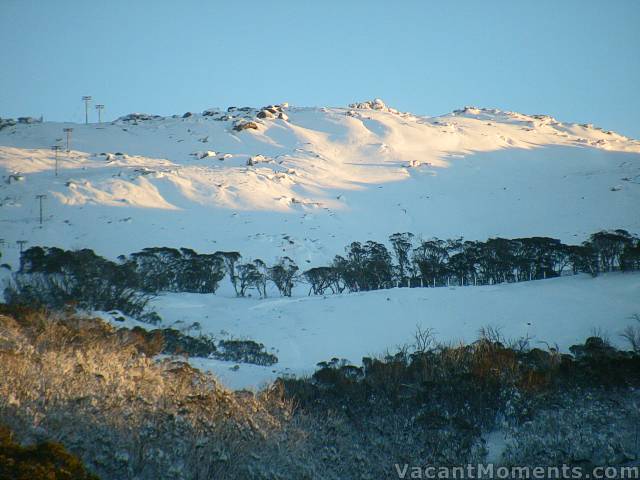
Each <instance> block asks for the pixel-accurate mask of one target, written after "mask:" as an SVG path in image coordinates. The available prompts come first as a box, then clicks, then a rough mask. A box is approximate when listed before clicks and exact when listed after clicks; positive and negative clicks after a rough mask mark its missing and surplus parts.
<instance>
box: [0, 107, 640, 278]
mask: <svg viewBox="0 0 640 480" xmlns="http://www.w3.org/2000/svg"><path fill="white" fill-rule="evenodd" d="M358 107H360V108H296V107H285V108H281V110H282V111H283V112H284V113H285V114H284V115H283V116H282V117H283V118H275V117H274V116H273V115H270V116H268V118H260V119H259V118H256V116H257V113H258V112H259V110H254V109H245V110H237V109H236V110H232V111H230V112H228V113H227V112H222V111H218V110H216V109H212V110H209V111H206V112H203V114H193V115H191V116H189V117H188V118H182V117H181V116H174V117H167V118H153V119H150V120H146V121H143V120H141V121H130V120H129V121H127V120H118V121H115V122H112V123H108V124H101V125H98V124H89V125H77V124H63V123H50V122H45V123H42V124H38V123H35V124H18V125H16V126H10V127H5V128H3V129H2V130H0V175H2V179H3V181H2V182H1V183H0V238H2V239H4V240H5V245H4V247H2V248H3V256H4V258H5V261H6V259H8V260H9V261H11V262H12V263H15V262H16V260H17V257H18V250H17V246H16V243H15V242H16V241H17V240H22V239H25V240H28V241H29V244H31V245H35V244H39V245H57V246H61V247H67V248H83V247H87V248H93V249H94V250H96V252H98V253H100V254H102V255H106V256H109V257H111V258H114V257H115V256H117V255H119V254H123V253H130V252H132V251H134V250H139V249H141V248H144V247H148V246H151V245H158V246H176V247H180V246H186V247H191V248H195V249H197V250H199V251H203V252H207V251H215V250H239V251H241V252H242V253H243V254H244V255H245V257H247V258H250V257H254V258H255V257H260V258H263V259H264V260H266V261H267V262H271V261H273V260H274V259H275V258H276V257H278V256H282V255H289V256H290V257H292V258H294V259H295V260H296V261H297V262H298V263H299V264H302V265H311V264H318V263H321V262H324V261H326V260H327V259H329V258H332V257H333V256H334V255H335V254H336V253H342V251H343V248H344V246H345V245H346V244H348V243H350V242H351V241H354V240H368V239H374V240H378V241H384V240H385V239H386V238H387V237H388V235H389V234H391V233H395V232H398V231H411V232H413V233H416V234H422V235H424V236H425V237H431V236H438V237H441V238H445V237H457V236H461V235H463V236H464V237H465V238H468V239H480V240H484V239H486V238H487V237H490V236H496V235H502V236H514V237H515V236H525V235H549V236H554V237H558V238H560V239H562V240H564V241H567V242H570V243H572V242H579V241H582V240H583V239H584V238H585V236H586V235H588V234H590V233H592V232H594V231H596V230H599V229H603V228H627V229H629V230H631V231H635V232H637V231H639V230H640V215H638V210H637V205H638V204H639V203H640V142H638V141H636V140H631V139H628V138H626V137H623V136H621V135H618V134H616V133H613V132H605V131H602V130H601V129H598V128H596V127H593V126H590V125H584V126H581V125H575V124H566V123H561V122H558V121H556V120H555V119H553V118H551V117H548V116H539V115H534V116H530V115H523V114H519V113H513V112H503V111H499V110H485V109H475V108H466V109H464V110H460V111H456V112H454V113H451V114H448V115H444V116H440V117H429V118H427V117H419V116H415V115H412V114H409V113H401V112H397V111H396V110H393V109H390V108H387V107H386V106H384V104H382V103H373V102H367V103H364V104H358ZM278 108H280V107H278ZM248 120H252V121H254V122H256V125H257V127H258V128H257V129H255V130H254V129H248V130H244V131H235V130H234V129H233V127H234V125H236V124H237V122H239V121H248ZM66 127H72V128H73V129H74V131H73V133H72V151H71V152H70V153H69V154H67V153H66V152H61V154H60V161H59V171H60V173H59V175H58V176H57V177H56V176H54V163H55V162H54V154H53V152H52V151H51V150H50V146H51V145H53V144H55V143H56V141H57V140H58V139H60V140H61V141H60V142H59V143H61V144H64V141H63V140H62V139H63V137H64V134H63V128H66ZM116 153H121V155H116ZM39 194H46V195H47V198H46V199H45V200H44V224H43V225H42V226H40V225H39V224H38V201H37V200H36V198H35V196H36V195H39Z"/></svg>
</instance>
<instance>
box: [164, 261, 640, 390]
mask: <svg viewBox="0 0 640 480" xmlns="http://www.w3.org/2000/svg"><path fill="white" fill-rule="evenodd" d="M154 306H155V308H156V309H157V311H158V312H159V313H160V315H161V316H162V317H163V319H164V320H165V326H172V327H174V328H178V329H188V327H190V326H191V325H193V323H194V322H198V323H199V324H200V325H201V332H202V333H208V334H211V335H213V336H215V337H217V338H219V339H220V338H229V337H234V338H249V339H254V340H257V341H259V342H262V343H264V344H265V346H266V347H267V350H269V351H271V352H273V353H275V354H276V355H277V356H278V358H279V362H278V363H277V364H275V365H273V366H271V367H260V366H255V365H246V364H242V365H240V366H239V369H237V370H234V369H233V367H234V366H235V364H234V363H229V362H222V361H217V360H203V359H192V362H193V363H195V364H196V365H197V366H199V367H202V368H205V369H208V370H211V371H213V372H215V373H216V374H217V376H218V377H219V378H220V379H221V381H222V382H223V383H224V384H226V385H228V386H230V387H232V388H246V387H250V388H258V387H260V386H262V385H263V384H265V383H267V382H269V381H272V380H273V379H275V378H276V377H277V376H278V375H283V374H296V375H301V374H310V373H313V371H314V369H315V366H316V364H317V363H318V362H321V361H327V360H330V359H331V358H333V357H337V358H345V359H347V360H349V361H351V362H354V363H355V364H360V361H361V359H362V357H363V356H376V355H381V354H384V353H385V352H386V351H387V350H391V351H393V350H394V348H395V347H396V346H398V345H404V344H411V343H412V342H413V335H414V333H415V332H416V327H417V326H418V325H419V326H420V327H422V328H423V329H426V328H432V329H433V330H434V333H435V338H436V340H437V341H439V342H442V343H447V342H454V343H457V342H459V341H463V342H467V343H468V342H472V341H474V340H476V339H477V335H478V331H479V329H480V328H481V327H486V326H488V325H491V326H494V327H498V328H500V329H501V330H502V333H503V335H504V336H505V337H506V338H507V339H517V338H521V337H531V346H532V347H538V348H543V349H544V348H547V346H551V347H554V346H556V345H557V346H558V347H559V348H560V350H561V351H563V352H567V351H568V348H569V346H571V345H574V344H576V343H582V342H584V340H585V339H586V338H587V337H589V336H591V335H592V334H593V333H594V332H600V333H603V334H606V335H608V336H609V337H610V340H611V341H612V343H614V344H615V345H618V346H625V347H628V346H627V345H625V344H624V342H623V340H622V339H621V337H620V333H621V332H622V330H623V329H624V328H625V327H626V326H627V325H632V324H634V323H635V322H634V320H633V319H632V318H631V317H632V315H633V314H638V313H640V273H624V274H623V273H612V274H606V275H602V276H600V277H596V278H591V277H590V276H588V275H579V276H575V277H573V276H571V277H562V278H555V279H549V280H538V281H533V282H522V283H515V284H501V285H493V286H480V287H462V288H460V287H457V288H444V287H442V288H412V289H408V288H394V289H391V290H379V291H374V292H363V293H355V294H343V295H330V296H327V297H318V296H314V297H299V298H267V299H265V300H258V299H255V298H253V299H252V298H243V299H237V298H229V297H225V296H221V295H198V294H168V295H163V296H161V297H159V298H157V299H156V300H155V303H154ZM192 333H193V331H192ZM545 342H548V343H545Z"/></svg>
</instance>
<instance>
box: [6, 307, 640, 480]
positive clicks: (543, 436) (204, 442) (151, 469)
mask: <svg viewBox="0 0 640 480" xmlns="http://www.w3.org/2000/svg"><path fill="white" fill-rule="evenodd" d="M121 332H122V331H118V330H116V329H115V328H113V327H111V326H110V325H108V324H106V323H103V322H101V321H98V320H92V319H87V318H80V317H76V316H70V315H56V316H51V315H48V314H46V313H44V312H42V311H34V310H31V309H28V308H13V307H2V308H1V309H0V424H4V425H7V426H8V427H9V428H10V429H11V430H12V431H13V432H15V440H13V441H14V443H20V444H39V443H42V442H44V441H50V442H57V443H60V444H62V445H64V447H65V448H66V449H68V451H69V452H71V453H72V454H73V455H77V456H78V458H80V459H82V462H84V464H85V465H86V468H87V469H88V470H89V471H90V472H92V473H93V474H96V475H99V476H100V478H102V479H104V480H108V479H114V480H115V479H117V480H121V479H127V478H129V479H133V478H135V479H138V480H146V479H149V480H151V479H153V480H155V479H189V480H191V479H196V480H199V479H202V480H204V479H207V480H209V479H211V478H215V479H236V478H252V479H278V478H282V479H286V478H296V479H298V478H299V479H323V480H324V479H332V480H333V479H335V480H338V479H340V480H343V479H362V478H390V477H391V476H393V472H394V469H393V465H394V464H396V463H400V464H403V463H410V464H413V465H424V464H430V465H460V464H464V463H467V462H471V463H476V462H481V461H483V460H486V454H487V445H486V443H485V440H484V435H485V434H486V433H487V432H491V431H496V430H499V431H502V432H505V433H507V434H508V435H510V437H509V438H510V440H509V442H508V446H507V449H506V450H505V452H504V453H503V456H502V458H501V461H502V462H503V463H505V464H512V463H513V464H518V465H527V464H530V465H540V464H549V465H554V464H556V463H558V462H562V463H566V464H569V465H571V464H580V465H582V464H584V461H585V456H586V457H588V460H589V461H593V462H601V463H602V462H604V463H607V464H617V462H624V461H627V460H628V459H630V458H631V459H634V458H636V459H637V458H640V457H639V455H640V451H639V450H638V447H637V444H635V443H634V438H636V437H635V436H634V435H635V434H636V433H637V428H638V418H637V413H638V407H637V403H634V402H638V400H639V399H638V395H637V393H634V392H635V391H637V388H638V387H639V386H640V379H639V378H638V376H639V375H640V363H639V362H640V360H639V358H638V355H635V354H632V353H625V352H619V351H617V350H615V349H613V348H611V347H610V346H608V345H607V344H606V342H603V341H600V340H594V339H590V340H589V341H587V342H586V343H585V344H584V345H582V346H580V347H582V348H577V349H574V351H575V353H576V355H575V356H568V355H560V354H558V353H556V352H553V351H543V350H538V349H529V348H528V347H527V345H526V342H514V343H513V344H511V345H508V344H507V342H505V341H504V339H501V338H500V337H499V335H498V334H496V333H495V332H492V331H491V330H485V332H484V334H483V336H482V337H481V339H480V340H479V341H478V342H476V343H474V344H472V345H468V346H437V345H435V344H434V343H433V342H430V340H429V338H428V335H427V336H425V335H424V334H422V335H418V338H419V339H420V341H417V342H416V345H415V346H414V347H412V348H405V349H402V350H400V351H399V352H397V353H394V354H389V355H387V356H384V357H381V358H368V359H365V360H364V362H363V365H361V366H355V365H349V364H348V363H347V362H345V361H341V360H339V359H333V360H331V361H329V362H324V363H322V364H321V365H320V368H319V370H318V371H317V372H316V374H314V375H313V377H311V378H307V379H281V380H279V381H278V382H276V384H275V385H273V386H271V387H270V388H268V389H266V390H264V391H262V392H260V393H257V394H253V393H250V392H231V391H228V390H226V389H225V388H223V387H222V386H221V385H219V384H218V383H217V381H216V380H215V378H213V377H212V376H210V375H207V374H203V373H201V372H199V371H198V370H195V369H193V368H192V367H191V366H190V365H189V364H188V363H186V362H183V361H176V360H175V359H166V360H162V361H156V360H153V359H152V358H150V356H151V355H154V354H155V353H157V352H158V351H161V349H162V348H163V345H164V343H163V342H161V341H160V340H161V337H159V334H158V333H155V334H150V335H143V334H141V333H140V332H133V331H126V332H124V333H121ZM125 333H126V334H125ZM594 338H595V337H594ZM249 350H251V349H249ZM633 389H635V390H633ZM581 419H583V420H584V421H581ZM566 443H570V448H568V447H566V446H565V445H564V444H566ZM589 452H591V453H589ZM580 462H582V463H580ZM81 478H82V477H81Z"/></svg>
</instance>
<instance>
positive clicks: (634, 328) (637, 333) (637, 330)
mask: <svg viewBox="0 0 640 480" xmlns="http://www.w3.org/2000/svg"><path fill="white" fill-rule="evenodd" d="M631 318H632V319H634V320H636V321H637V322H638V324H639V325H629V326H628V327H627V328H625V329H624V331H623V332H622V334H621V336H622V338H624V339H625V340H626V341H627V342H628V343H629V345H630V346H631V349H632V350H633V351H634V352H636V353H640V315H639V314H637V313H635V314H634V315H632V317H631Z"/></svg>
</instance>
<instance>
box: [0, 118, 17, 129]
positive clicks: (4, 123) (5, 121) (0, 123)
mask: <svg viewBox="0 0 640 480" xmlns="http://www.w3.org/2000/svg"><path fill="white" fill-rule="evenodd" d="M15 124H16V121H15V120H14V119H13V118H0V130H2V129H3V128H5V127H13V126H14V125H15Z"/></svg>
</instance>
